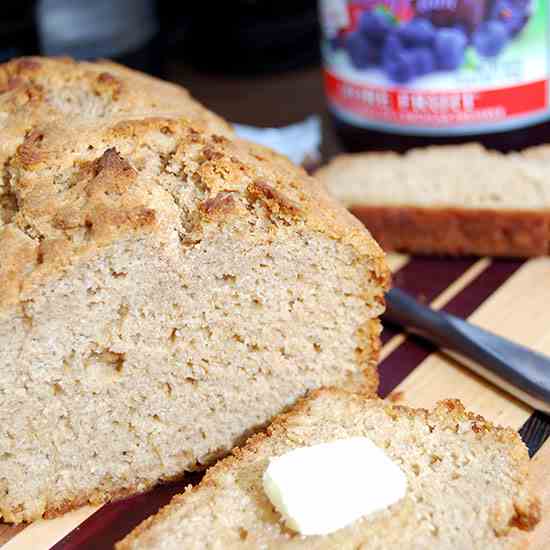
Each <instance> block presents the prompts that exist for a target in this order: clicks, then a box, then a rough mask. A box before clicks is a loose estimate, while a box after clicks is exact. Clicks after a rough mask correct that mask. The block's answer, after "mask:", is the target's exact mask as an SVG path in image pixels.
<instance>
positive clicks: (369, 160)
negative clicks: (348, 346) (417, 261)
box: [317, 144, 550, 257]
mask: <svg viewBox="0 0 550 550" xmlns="http://www.w3.org/2000/svg"><path fill="white" fill-rule="evenodd" d="M549 165H550V147H548V146H542V147H536V148H532V149H529V150H526V151H524V152H522V153H510V154H506V155H504V154H501V153H498V152H495V151H488V150H485V149H484V148H483V147H481V146H480V145H477V144H468V145H460V146H446V147H429V148H426V149H417V150H413V151H410V152H409V153H407V154H405V155H398V154H395V153H364V154H356V155H344V156H340V157H337V158H335V159H334V160H333V161H332V162H330V163H329V164H328V166H326V167H324V168H321V169H320V170H319V171H318V172H317V176H318V177H319V178H320V179H321V181H322V182H323V183H324V184H325V185H326V186H327V188H328V190H329V192H330V193H331V194H332V195H333V196H334V197H336V198H337V199H338V200H340V201H341V202H342V203H343V204H344V205H345V206H347V207H348V208H349V209H350V210H351V211H352V213H353V214H355V215H356V216H357V217H358V218H359V219H360V220H361V221H363V223H365V225H366V226H367V227H368V228H369V230H370V231H371V232H372V234H373V235H374V237H375V238H376V239H377V240H378V242H379V243H380V244H381V246H382V247H383V248H385V249H386V250H398V251H402V252H411V253H420V254H445V255H464V254H465V255H468V254H473V255H489V256H512V257H514V256H516V257H529V256H536V255H546V254H548V253H549V252H550V185H549V184H548V178H549V177H550V169H549Z"/></svg>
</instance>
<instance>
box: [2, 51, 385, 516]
mask: <svg viewBox="0 0 550 550" xmlns="http://www.w3.org/2000/svg"><path fill="white" fill-rule="evenodd" d="M29 63H30V65H29ZM52 63H53V65H52ZM58 66H59V67H60V68H58ZM13 67H18V69H17V70H18V71H19V73H16V74H17V76H16V77H13V78H14V79H15V80H8V83H10V82H11V83H10V84H9V86H8V88H9V90H8V91H6V92H5V93H4V94H0V113H2V117H0V120H1V121H2V122H3V124H4V128H8V129H9V131H6V133H5V134H4V135H3V139H2V140H1V142H0V143H1V147H0V149H1V155H0V160H1V163H0V168H1V170H2V178H0V186H1V187H0V213H1V216H0V253H1V256H0V372H1V373H2V376H1V377H0V517H3V518H4V520H6V521H11V522H13V521H15V522H19V521H23V520H32V519H35V518H39V517H41V516H43V515H46V516H50V515H52V514H56V513H59V512H63V511H64V510H67V509H69V508H72V507H74V506H78V505H80V504H83V503H86V502H89V501H90V502H93V503H100V502H104V501H106V500H108V499H110V498H113V497H116V496H120V495H124V494H128V493H131V492H135V491H141V490H145V489H147V488H148V487H150V486H151V485H152V484H154V483H156V482H157V481H159V480H160V479H168V478H172V477H174V476H179V475H181V474H182V473H183V472H184V471H186V470H190V469H194V468H200V467H202V465H204V464H207V463H208V462H209V461H211V460H212V459H213V458H214V457H216V456H219V455H220V454H223V453H224V452H226V451H227V450H229V449H231V447H232V446H233V445H235V444H236V442H238V441H239V440H240V438H242V437H243V435H244V434H246V433H247V432H249V431H250V430H252V429H256V428H257V427H258V426H260V425H262V424H264V423H265V422H267V421H268V420H269V419H270V418H271V417H272V416H273V415H274V414H276V413H278V412H280V411H281V409H283V408H284V407H286V406H287V405H289V404H290V403H292V402H293V401H294V400H295V399H296V398H297V397H299V396H300V395H302V394H304V393H305V392H306V391H307V390H309V389H312V388H316V387H319V386H321V385H326V384H347V383H350V382H351V381H357V382H360V383H362V384H363V385H364V388H365V390H366V391H367V390H370V391H372V390H374V389H375V388H376V385H377V375H376V369H375V363H376V358H377V351H378V345H379V340H378V336H379V332H380V323H379V321H378V319H377V317H378V315H379V314H380V313H381V312H382V310H383V307H384V300H383V293H384V289H385V287H386V286H387V282H388V270H387V268H386V265H385V263H384V256H383V253H382V251H381V249H380V248H379V247H378V246H377V244H376V243H375V242H374V241H373V240H372V238H371V237H370V235H369V234H368V232H366V231H365V230H364V228H363V227H362V226H361V224H359V223H358V222H357V221H356V220H355V219H354V218H353V217H352V216H351V215H349V214H348V213H347V212H346V211H345V210H344V209H343V208H341V207H340V206H339V205H338V204H337V203H336V202H334V201H333V200H332V199H330V198H329V197H328V195H327V194H326V193H325V191H324V190H323V188H322V187H321V186H320V185H319V184H318V183H317V182H316V181H315V180H313V179H311V178H309V177H308V176H307V175H306V174H305V172H303V171H302V170H300V169H298V168H296V167H295V166H293V165H292V164H291V163H290V162H289V161H287V160H286V159H284V158H282V157H279V156H277V155H276V154H274V153H272V152H271V151H269V150H267V149H264V148H262V147H258V146H254V145H251V144H247V143H244V142H239V141H231V140H230V139H228V138H227V137H224V136H222V135H220V134H218V133H216V134H211V133H209V132H206V131H203V130H202V129H201V128H202V126H201V124H200V123H199V124H198V125H195V124H194V123H192V124H191V123H189V122H188V120H187V118H185V120H184V119H182V118H181V117H179V116H178V117H176V116H170V117H168V116H165V115H162V116H161V115H160V114H159V113H155V112H154V113H153V114H154V116H150V115H148V114H147V112H146V111H147V109H153V108H154V106H153V105H151V104H150V102H151V101H152V99H151V98H152V96H146V97H141V95H140V93H139V90H140V88H139V86H138V84H139V82H140V79H141V78H142V77H139V76H136V77H135V78H136V82H135V83H136V86H134V82H133V81H132V84H131V85H130V79H131V78H134V76H135V75H133V73H132V76H128V80H125V78H126V77H125V76H124V78H123V77H122V76H120V78H123V83H122V88H121V92H120V95H116V94H115V96H113V97H111V96H109V98H108V101H107V100H106V101H107V105H108V107H106V108H101V109H99V108H96V107H94V108H93V109H92V108H90V109H88V107H90V105H89V102H93V101H100V100H99V99H97V98H96V95H95V94H94V93H92V92H89V83H90V80H92V81H93V82H96V81H98V80H103V81H105V82H109V83H112V82H113V81H117V80H118V79H119V75H125V74H126V71H125V70H122V69H118V68H113V73H112V78H111V77H108V76H105V75H106V74H111V73H110V72H109V73H101V74H104V76H103V77H102V78H100V75H98V74H96V73H94V70H93V66H91V67H92V68H90V66H89V65H88V64H85V65H84V66H81V65H78V64H74V63H64V62H58V61H55V62H52V61H49V60H41V59H33V60H32V62H30V61H20V62H14V63H13V64H8V66H3V67H0V74H2V72H3V73H9V72H10V71H12V70H15V69H13ZM109 67H110V66H109ZM71 71H74V74H73V73H72V72H71ZM109 71H110V68H109ZM43 73H44V74H43ZM92 73H93V74H92ZM94 74H95V76H94ZM48 75H49V76H48ZM50 76H51V81H50V79H49V78H50ZM59 79H62V80H63V82H68V83H70V85H69V84H67V86H68V87H69V88H68V89H69V90H70V91H67V94H68V96H67V98H65V100H64V101H63V105H64V106H65V107H66V105H67V104H71V102H72V101H77V100H78V101H81V102H82V105H81V108H82V110H83V111H84V112H86V116H81V115H80V114H79V113H78V112H76V111H78V110H76V111H75V113H74V116H68V114H70V113H69V112H68V111H67V112H65V111H63V109H61V111H59V110H58V105H57V103H56V102H59V101H61V99H60V97H58V96H56V94H57V91H58V89H57V88H56V87H55V86H57V84H55V86H54V84H52V82H54V81H55V82H57V81H58V80H59ZM94 79H95V80H94ZM143 82H144V87H145V88H147V83H150V81H149V79H146V78H145V77H143ZM126 84H128V87H126ZM150 84H151V83H150ZM50 85H51V86H52V88H49V86H50ZM34 86H38V88H39V89H40V92H39V95H38V96H37V97H36V98H34V96H32V95H31V96H29V98H28V101H27V102H25V101H23V100H21V102H20V101H19V100H20V99H21V98H23V99H24V98H25V97H27V95H26V92H24V90H25V89H33V87H34ZM155 86H157V84H151V87H152V88H154V87H155ZM158 86H159V92H158V96H155V102H156V105H157V106H160V105H161V104H162V105H166V104H165V103H163V100H164V92H163V90H164V85H160V84H159V85H158ZM79 90H80V91H81V94H80V95H78V93H79ZM124 90H126V91H128V93H129V94H130V93H131V94H132V97H134V95H133V94H135V101H134V99H132V100H131V101H130V100H128V102H127V103H125V99H124V97H125V95H124V93H125V92H124ZM168 90H169V92H170V93H172V92H173V94H174V102H175V103H174V109H175V108H176V107H177V105H179V103H178V99H177V96H178V94H180V95H181V98H182V103H181V109H182V111H185V110H186V109H187V107H186V103H185V102H186V101H188V97H187V95H186V94H185V93H184V92H181V91H179V90H177V89H173V88H172V87H168ZM155 93H156V92H155ZM155 93H153V94H152V95H155ZM170 93H168V95H167V97H168V96H169V95H170ZM100 96H101V93H100ZM69 97H70V98H71V100H70V101H69V99H68V98H69ZM101 98H102V96H101ZM101 101H103V99H101ZM34 102H37V104H35V103H34ZM111 102H115V104H116V103H117V102H122V103H123V107H121V108H118V107H115V106H113V105H112V104H111ZM136 102H137V104H138V105H140V107H136V111H134V110H133V109H134V107H135V104H136ZM143 105H146V107H143V109H142V106H143ZM191 105H193V106H194V107H193V109H198V111H199V118H201V117H203V115H204V119H205V120H207V121H209V122H208V124H207V125H208V126H209V127H210V128H211V129H212V128H214V129H217V126H218V119H217V117H215V116H214V115H209V114H208V113H207V112H206V111H205V110H204V109H202V108H199V107H197V105H196V104H195V103H194V102H193V103H191ZM67 109H69V107H67ZM221 131H227V132H228V135H230V130H228V129H227V127H226V126H225V124H223V123H221ZM2 155H3V156H2Z"/></svg>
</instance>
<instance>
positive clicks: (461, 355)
mask: <svg viewBox="0 0 550 550" xmlns="http://www.w3.org/2000/svg"><path fill="white" fill-rule="evenodd" d="M386 307H387V309H386V313H385V314H384V316H383V318H382V319H383V320H384V321H387V322H389V323H392V324H396V325H400V326H402V327H404V328H405V329H406V330H407V331H409V332H413V333H415V334H419V335H420V336H422V337H423V338H425V339H426V340H429V341H430V342H432V343H433V344H435V345H436V346H438V347H439V348H441V351H443V352H444V353H446V354H447V355H450V356H451V357H452V358H454V359H456V360H457V361H458V362H459V363H461V364H463V365H465V366H467V367H468V368H470V369H471V370H473V371H474V372H475V373H476V374H479V375H480V376H482V377H483V378H485V379H486V380H488V381H489V382H492V383H493V384H495V385H496V386H498V387H499V388H502V389H503V390H505V391H506V392H508V393H510V394H511V395H513V396H515V397H517V398H518V399H520V400H521V401H523V402H524V403H527V404H528V405H530V406H531V407H533V408H534V409H536V410H539V411H543V412H545V413H550V358H548V357H546V356H544V355H542V354H541V353H537V352H535V351H531V350H530V349H527V348H525V347H523V346H520V345H519V344H515V343H514V342H511V341H510V340H507V339H506V338H502V337H501V336H497V335H496V334H493V333H491V332H489V331H487V330H484V329H482V328H480V327H478V326H475V325H473V324H471V323H468V322H466V321H463V320H462V319H460V318H458V317H455V316H454V315H450V314H448V313H445V312H443V311H436V310H433V309H431V308H429V307H426V306H424V305H422V304H420V303H418V302H417V301H416V300H415V299H414V298H412V297H411V296H409V295H408V294H406V293H405V292H403V291H402V290H400V289H398V288H393V289H391V290H390V291H389V292H388V293H387V294H386Z"/></svg>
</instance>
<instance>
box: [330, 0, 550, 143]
mask: <svg viewBox="0 0 550 550" xmlns="http://www.w3.org/2000/svg"><path fill="white" fill-rule="evenodd" d="M320 14H321V23H322V29H323V40H322V52H323V60H324V78H325V87H326V93H327V97H328V102H329V107H330V111H331V113H332V117H333V120H334V124H335V127H336V130H337V132H338V134H339V135H340V137H341V138H342V140H343V142H344V144H345V146H346V147H347V148H348V149H349V150H352V151H360V150H385V149H391V150H397V151H405V150H408V149H410V148H412V147H422V146H426V145H433V144H441V145H443V144H451V143H464V142H467V141H478V142H480V143H482V144H484V145H485V146H487V147H489V148H492V149H498V150H501V151H510V150H519V149H523V148H525V147H529V146H532V145H538V144H540V143H544V142H546V141H550V91H549V90H550V87H549V77H550V49H549V40H550V9H549V6H548V2H547V1H545V0H385V1H384V0H338V1H334V0H321V1H320Z"/></svg>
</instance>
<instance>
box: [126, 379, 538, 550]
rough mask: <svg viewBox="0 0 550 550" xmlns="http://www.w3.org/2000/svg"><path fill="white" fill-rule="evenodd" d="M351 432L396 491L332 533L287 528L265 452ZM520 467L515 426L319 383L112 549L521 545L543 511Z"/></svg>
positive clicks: (522, 454)
mask: <svg viewBox="0 0 550 550" xmlns="http://www.w3.org/2000/svg"><path fill="white" fill-rule="evenodd" d="M357 436H360V437H368V438H370V439H371V440H372V441H373V442H374V443H375V444H376V445H378V446H379V447H380V448H382V449H384V450H385V452H386V453H387V454H388V455H389V457H390V458H391V459H392V460H394V461H395V463H396V464H397V465H399V466H400V467H401V468H402V470H403V471H404V473H405V474H406V476H407V482H408V487H407V493H406V495H405V498H404V499H402V500H401V501H399V502H397V503H396V504H394V505H392V506H391V507H389V508H387V509H386V510H383V511H380V512H375V513H373V514H371V515H369V516H367V517H364V518H361V519H360V520H358V521H356V522H354V523H353V524H352V525H350V526H348V527H345V528H343V529H339V530H338V531H335V532H333V533H331V534H329V535H325V536H307V537H306V536H302V535H299V534H297V533H294V532H292V531H291V530H289V529H288V528H286V527H285V525H284V523H283V521H282V519H281V517H280V515H279V514H278V512H277V511H276V510H275V509H274V508H273V506H272V505H271V503H270V501H269V500H268V498H267V496H266V495H265V493H264V490H263V487H262V476H263V473H264V471H265V469H266V468H267V465H268V463H269V459H270V457H274V456H279V455H281V454H284V453H285V452H287V451H289V450H291V449H294V448H297V447H302V446H309V445H315V444H318V443H324V442H329V441H334V440H338V439H344V438H349V437H357ZM528 466H529V459H528V455H527V450H526V448H525V446H524V445H523V443H522V442H521V440H520V438H519V436H518V434H517V433H515V432H514V431H512V430H510V429H504V428H500V427H496V426H493V425H492V424H490V423H488V422H486V421H485V420H484V419H483V418H481V417H480V416H475V415H473V414H470V413H468V412H466V411H465V410H464V408H463V406H462V405H461V404H460V402H458V401H452V400H449V401H444V402H441V403H439V404H438V405H437V406H436V408H435V409H434V410H433V411H431V412H428V411H425V410H421V409H417V410H414V409H410V408H407V407H402V406H396V405H392V404H389V403H386V402H384V401H382V400H379V399H369V398H367V397H366V396H364V395H362V396H361V395H357V394H353V393H349V392H346V391H343V390H336V389H322V390H318V391H316V392H313V393H312V394H311V395H310V396H309V397H307V398H306V399H303V400H301V401H300V402H299V403H298V404H297V405H296V407H295V408H294V409H293V410H291V411H290V412H288V413H287V414H284V415H281V416H280V417H278V418H277V419H275V421H274V422H273V424H272V425H271V426H270V427H269V428H268V429H267V431H266V433H263V434H258V435H256V436H253V437H252V438H251V439H249V441H248V442H247V444H246V446H244V447H243V448H242V449H235V450H234V452H233V456H231V457H229V458H226V459H225V460H222V461H220V462H218V463H217V464H216V465H215V466H213V467H212V468H210V469H209V470H208V472H207V473H206V475H205V477H204V479H203V480H202V481H201V483H200V484H199V485H197V486H196V487H188V488H187V489H186V491H185V493H183V494H181V495H178V496H176V497H174V499H173V500H172V502H171V503H170V504H168V505H167V506H166V507H165V508H163V509H162V510H161V511H160V512H159V513H158V514H157V515H155V516H153V517H151V518H149V519H147V520H145V522H143V523H142V524H141V525H140V526H138V527H137V528H136V529H135V530H134V531H133V532H132V533H131V534H130V535H128V537H126V538H125V539H124V540H123V541H122V542H120V543H119V544H118V545H117V550H142V549H143V550H145V549H148V550H156V549H163V550H171V549H176V548H189V549H194V548H196V549H198V548H205V549H218V548H219V549H221V548H224V549H225V548H230V549H231V548H233V549H238V548H269V549H271V548H272V549H275V548H304V549H305V548H308V549H310V548H314V549H315V548H317V549H321V548H322V549H325V548H327V549H329V548H345V549H356V548H361V549H364V550H370V549H393V548H406V549H426V548H433V549H449V550H450V549H453V550H460V549H464V550H472V549H479V550H491V549H503V548H525V545H524V538H523V534H522V531H523V530H529V529H532V528H533V527H534V526H535V525H536V523H537V522H538V521H539V515H540V512H539V504H538V501H537V499H536V498H535V497H534V496H533V494H532V492H531V489H530V487H529V478H528ZM341 467H342V468H345V467H346V464H342V465H341ZM325 482H326V483H327V484H328V483H338V469H335V471H330V472H326V481H325Z"/></svg>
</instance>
